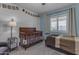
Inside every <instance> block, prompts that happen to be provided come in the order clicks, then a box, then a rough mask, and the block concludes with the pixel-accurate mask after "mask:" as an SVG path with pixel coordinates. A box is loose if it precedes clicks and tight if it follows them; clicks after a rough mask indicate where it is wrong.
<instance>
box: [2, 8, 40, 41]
mask: <svg viewBox="0 0 79 59" xmlns="http://www.w3.org/2000/svg"><path fill="white" fill-rule="evenodd" d="M12 18H14V20H15V21H16V22H17V26H16V29H17V32H18V30H19V27H23V26H24V27H36V29H37V30H40V20H39V17H34V16H30V15H28V14H25V13H24V12H22V11H21V10H9V9H5V8H0V40H4V38H2V36H3V37H6V36H4V34H5V33H7V32H10V27H8V26H6V25H7V24H8V22H9V21H10V20H11V19H12ZM9 34H10V33H9ZM7 35H8V34H7ZM5 39H7V38H5Z"/></svg>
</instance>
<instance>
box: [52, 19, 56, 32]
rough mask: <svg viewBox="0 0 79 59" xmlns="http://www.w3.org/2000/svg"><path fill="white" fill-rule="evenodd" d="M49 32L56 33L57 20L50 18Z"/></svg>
mask: <svg viewBox="0 0 79 59" xmlns="http://www.w3.org/2000/svg"><path fill="white" fill-rule="evenodd" d="M51 31H57V19H56V18H51Z"/></svg>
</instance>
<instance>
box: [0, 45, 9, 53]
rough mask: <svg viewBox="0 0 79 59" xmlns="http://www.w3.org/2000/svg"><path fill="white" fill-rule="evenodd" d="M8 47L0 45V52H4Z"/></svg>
mask: <svg viewBox="0 0 79 59" xmlns="http://www.w3.org/2000/svg"><path fill="white" fill-rule="evenodd" d="M7 49H8V47H0V54H3V53H4V52H5V51H6V50H7Z"/></svg>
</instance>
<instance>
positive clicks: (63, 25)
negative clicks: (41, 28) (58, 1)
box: [50, 14, 67, 32]
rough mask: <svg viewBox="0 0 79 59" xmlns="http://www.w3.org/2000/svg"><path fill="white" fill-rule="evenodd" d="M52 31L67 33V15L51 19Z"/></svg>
mask: <svg viewBox="0 0 79 59" xmlns="http://www.w3.org/2000/svg"><path fill="white" fill-rule="evenodd" d="M50 30H51V31H52V32H54V31H56V32H57V31H58V32H62V31H63V32H66V31H67V14H62V15H58V16H56V17H51V19H50Z"/></svg>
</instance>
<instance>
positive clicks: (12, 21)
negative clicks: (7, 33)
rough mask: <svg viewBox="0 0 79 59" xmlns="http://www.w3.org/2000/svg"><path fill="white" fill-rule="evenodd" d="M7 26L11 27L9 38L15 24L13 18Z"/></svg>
mask: <svg viewBox="0 0 79 59" xmlns="http://www.w3.org/2000/svg"><path fill="white" fill-rule="evenodd" d="M9 26H10V27H11V38H12V30H13V27H15V26H16V22H15V21H14V19H11V21H10V22H9Z"/></svg>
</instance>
